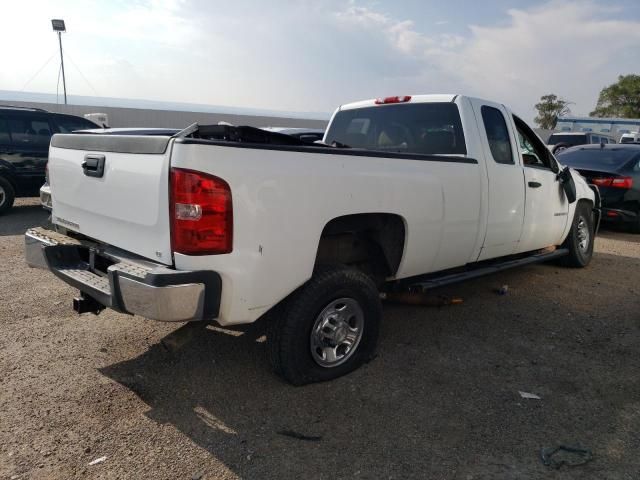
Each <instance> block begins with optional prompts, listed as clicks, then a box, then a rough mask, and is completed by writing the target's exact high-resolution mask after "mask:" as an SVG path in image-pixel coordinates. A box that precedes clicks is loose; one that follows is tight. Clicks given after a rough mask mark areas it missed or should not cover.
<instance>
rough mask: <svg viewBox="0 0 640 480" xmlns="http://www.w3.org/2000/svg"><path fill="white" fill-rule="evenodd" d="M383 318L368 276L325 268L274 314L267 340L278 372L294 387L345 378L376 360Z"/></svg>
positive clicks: (372, 283)
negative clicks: (368, 362) (370, 360)
mask: <svg viewBox="0 0 640 480" xmlns="http://www.w3.org/2000/svg"><path fill="white" fill-rule="evenodd" d="M381 316H382V306H381V303H380V298H379V294H378V290H377V288H376V286H375V284H374V282H373V281H372V280H371V279H370V278H369V277H368V276H367V275H365V274H364V273H362V272H360V271H358V270H355V269H351V268H347V267H331V268H321V269H320V270H319V271H318V272H317V273H315V274H314V275H313V277H312V278H311V279H310V280H309V281H308V282H307V283H306V284H305V285H303V286H302V287H301V288H300V289H298V291H296V292H295V293H294V294H292V296H291V297H290V298H288V299H287V300H285V301H284V303H283V304H282V305H281V306H280V308H277V309H276V310H275V311H274V313H273V317H274V318H272V319H271V323H270V331H269V334H268V336H267V337H268V343H269V354H270V360H271V363H272V365H273V368H274V370H275V371H276V373H278V374H279V375H280V376H282V377H283V378H284V379H285V380H287V381H288V382H290V383H292V384H294V385H304V384H307V383H312V382H322V381H326V380H332V379H334V378H338V377H340V376H342V375H345V374H347V373H349V372H351V371H353V370H355V369H356V368H358V367H359V366H360V365H362V364H363V363H364V362H366V361H368V360H369V359H370V358H371V357H372V356H373V353H374V351H375V347H376V343H377V340H378V331H379V327H380V318H381Z"/></svg>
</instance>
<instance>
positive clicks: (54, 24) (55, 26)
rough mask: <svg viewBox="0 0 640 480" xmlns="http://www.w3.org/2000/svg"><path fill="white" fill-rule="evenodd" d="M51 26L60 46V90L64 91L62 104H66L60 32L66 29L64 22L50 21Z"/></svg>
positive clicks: (58, 20)
mask: <svg viewBox="0 0 640 480" xmlns="http://www.w3.org/2000/svg"><path fill="white" fill-rule="evenodd" d="M51 26H52V27H53V31H54V32H58V44H59V45H60V67H61V68H62V88H63V90H64V104H65V105H66V104H67V81H66V79H65V78H64V57H63V56H62V32H66V31H67V29H66V28H65V26H64V20H60V19H53V20H51Z"/></svg>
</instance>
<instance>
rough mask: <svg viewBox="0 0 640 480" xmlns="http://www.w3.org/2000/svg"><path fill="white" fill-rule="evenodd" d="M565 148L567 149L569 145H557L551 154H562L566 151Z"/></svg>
mask: <svg viewBox="0 0 640 480" xmlns="http://www.w3.org/2000/svg"><path fill="white" fill-rule="evenodd" d="M567 148H569V145H568V144H566V143H558V144H557V145H555V146H554V147H553V152H552V153H553V154H554V155H557V154H558V153H560V152H563V151H564V150H566V149H567Z"/></svg>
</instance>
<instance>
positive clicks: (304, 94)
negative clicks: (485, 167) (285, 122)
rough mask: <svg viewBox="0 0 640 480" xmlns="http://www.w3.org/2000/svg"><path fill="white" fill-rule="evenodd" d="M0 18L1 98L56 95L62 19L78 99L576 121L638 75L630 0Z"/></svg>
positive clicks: (155, 3)
mask: <svg viewBox="0 0 640 480" xmlns="http://www.w3.org/2000/svg"><path fill="white" fill-rule="evenodd" d="M3 17H4V18H5V22H4V26H3V29H2V30H1V31H0V39H1V40H2V43H3V45H5V46H7V45H11V47H10V48H6V47H5V49H4V50H3V68H2V69H0V90H18V91H20V90H25V91H36V92H54V93H55V91H56V83H57V78H58V59H57V57H56V56H55V54H56V52H57V42H56V38H55V35H54V33H53V32H52V31H51V27H50V23H49V20H50V19H51V18H64V19H65V20H66V22H67V29H68V33H66V34H64V37H63V42H64V47H65V52H66V58H67V61H66V70H67V87H68V91H69V92H70V93H75V94H78V95H91V96H96V95H97V96H105V97H123V98H139V99H148V100H160V101H171V102H192V103H199V104H214V105H229V106H237V107H249V108H259V109H270V110H282V111H308V112H330V111H332V110H333V109H334V108H335V107H336V106H337V105H339V104H341V103H346V102H350V101H354V100H359V99H364V98H372V97H377V96H387V95H394V94H411V93H414V94H417V93H449V92H452V93H466V94H470V95H475V96H481V97H486V98H490V99H492V100H497V101H500V102H503V103H505V104H507V105H509V106H510V107H512V109H513V110H515V111H516V112H518V113H520V114H521V115H523V116H524V117H525V118H527V119H529V120H531V119H532V118H533V115H534V112H533V104H534V103H535V102H536V101H537V100H538V99H539V97H540V96H541V95H543V94H546V93H556V94H558V95H560V96H562V97H564V98H566V99H568V100H570V101H572V102H574V105H572V110H573V112H574V113H575V114H584V113H588V112H589V111H590V110H592V109H593V107H594V106H595V101H596V100H597V95H598V92H599V91H600V89H601V88H602V87H604V86H606V85H608V84H610V83H612V82H614V81H615V80H616V78H617V76H618V75H620V74H627V73H640V72H639V71H638V70H640V1H638V0H611V1H607V2H604V1H601V2H599V1H556V0H552V1H547V2H534V1H517V0H512V1H506V0H493V1H489V0H487V1H462V0H448V1H442V0H438V1H424V0H423V1H419V0H406V1H388V0H386V1H383V0H378V1H361V0H352V1H344V2H340V1H333V0H326V1H323V0H315V1H311V0H300V1H284V0H272V1H270V2H264V1H260V0H235V1H233V2H228V1H214V0H211V1H207V0H148V1H145V0H138V1H126V2H125V1H110V2H104V1H100V2H91V1H82V2H80V1H67V0H58V1H56V2H47V1H26V0H23V1H22V2H7V3H5V4H4V5H3ZM6 20H9V21H8V22H7V21H6ZM49 59H50V60H49ZM47 60H49V63H46V62H47ZM43 65H45V66H44V68H42V70H41V71H40V72H39V73H38V74H37V75H35V78H34V74H36V72H37V71H38V69H39V68H41V67H42V66H43Z"/></svg>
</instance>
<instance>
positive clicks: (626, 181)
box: [611, 177, 633, 188]
mask: <svg viewBox="0 0 640 480" xmlns="http://www.w3.org/2000/svg"><path fill="white" fill-rule="evenodd" d="M611 186H612V187H616V188H631V187H633V178H631V177H618V178H613V179H611Z"/></svg>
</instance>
